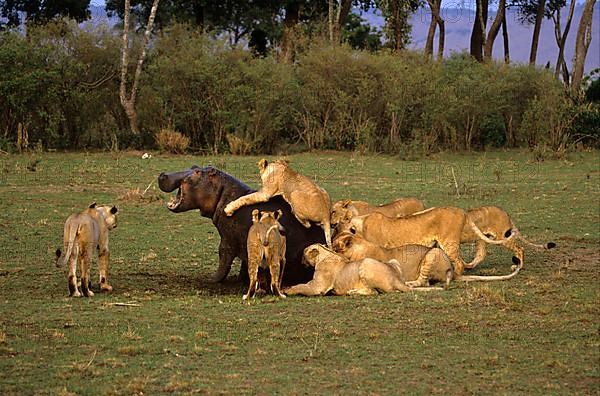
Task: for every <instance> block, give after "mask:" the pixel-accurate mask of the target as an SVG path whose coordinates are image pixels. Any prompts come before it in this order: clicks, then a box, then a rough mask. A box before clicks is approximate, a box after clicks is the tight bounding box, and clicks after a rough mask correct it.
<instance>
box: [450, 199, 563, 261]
mask: <svg viewBox="0 0 600 396" xmlns="http://www.w3.org/2000/svg"><path fill="white" fill-rule="evenodd" d="M467 216H468V217H469V218H470V219H471V220H472V221H473V223H475V225H476V226H477V228H479V229H480V230H481V232H483V233H484V234H485V235H486V236H488V237H490V238H494V239H497V240H503V241H504V243H502V244H501V245H502V246H504V247H505V248H507V249H509V250H511V251H512V252H513V253H514V255H515V256H516V257H518V258H520V259H521V260H523V256H524V251H523V248H521V247H519V246H518V245H517V243H516V242H517V241H516V239H519V240H521V241H522V242H524V243H525V244H527V245H529V246H533V247H536V248H540V249H552V248H554V247H556V244H555V243H554V242H547V243H544V244H535V243H532V242H529V241H528V240H526V239H525V238H524V237H523V236H522V235H521V232H520V231H519V229H518V228H517V227H516V226H515V225H514V223H513V221H512V220H511V218H510V216H509V215H508V213H506V212H505V211H504V210H503V209H502V208H499V207H497V206H482V207H479V208H474V209H469V210H468V211H467ZM511 235H513V236H514V237H513V238H509V237H510V236H511ZM460 241H461V242H462V243H469V242H475V243H476V244H477V250H476V254H475V258H474V259H473V261H471V262H470V263H468V264H466V265H465V268H475V267H476V266H477V265H479V264H480V263H481V262H482V261H483V260H484V259H485V256H486V254H487V249H486V242H485V241H483V240H481V238H479V237H478V236H477V235H476V234H475V232H473V230H472V228H471V227H469V226H465V228H464V229H463V232H462V235H461V237H460Z"/></svg>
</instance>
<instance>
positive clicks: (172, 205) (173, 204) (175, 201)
mask: <svg viewBox="0 0 600 396" xmlns="http://www.w3.org/2000/svg"><path fill="white" fill-rule="evenodd" d="M182 201H183V186H179V188H178V189H177V195H175V196H174V197H171V200H170V201H169V202H167V208H169V210H171V211H174V210H176V209H177V208H179V205H181V202H182Z"/></svg>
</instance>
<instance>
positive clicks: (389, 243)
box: [347, 207, 522, 275]
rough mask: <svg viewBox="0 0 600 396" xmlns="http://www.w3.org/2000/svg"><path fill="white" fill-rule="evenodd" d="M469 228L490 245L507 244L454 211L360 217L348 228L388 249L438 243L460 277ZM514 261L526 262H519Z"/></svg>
mask: <svg viewBox="0 0 600 396" xmlns="http://www.w3.org/2000/svg"><path fill="white" fill-rule="evenodd" d="M465 226H468V227H471V229H472V230H473V232H475V234H476V235H477V236H478V237H479V238H480V239H482V240H484V241H485V242H487V243H490V244H494V245H500V244H503V243H505V241H503V240H499V241H496V240H491V239H489V238H488V237H486V236H485V235H484V234H483V233H482V232H481V230H479V228H477V226H476V225H475V224H474V223H473V221H472V220H471V219H470V218H468V217H467V215H466V212H465V211H464V210H462V209H460V208H454V207H443V208H430V209H427V210H424V211H421V212H417V213H415V214H412V215H409V216H406V217H402V218H398V219H391V218H389V217H387V216H384V215H382V214H381V213H372V214H369V215H364V216H356V217H353V218H352V219H350V221H349V223H348V227H347V228H348V229H349V230H351V231H353V232H354V233H356V234H358V235H361V236H363V237H364V238H365V239H366V240H368V241H371V242H373V243H376V244H378V245H380V246H383V247H385V248H395V247H400V246H403V245H410V244H416V245H425V246H433V245H434V243H436V242H437V244H438V245H439V247H440V248H441V249H443V250H444V252H446V254H447V255H448V257H450V260H452V262H453V264H454V271H455V272H456V274H457V275H462V274H463V271H464V269H465V262H464V260H463V259H462V257H461V256H460V253H459V246H460V240H461V235H462V232H463V229H464V228H465ZM511 237H512V236H511ZM514 261H522V260H521V258H515V260H514Z"/></svg>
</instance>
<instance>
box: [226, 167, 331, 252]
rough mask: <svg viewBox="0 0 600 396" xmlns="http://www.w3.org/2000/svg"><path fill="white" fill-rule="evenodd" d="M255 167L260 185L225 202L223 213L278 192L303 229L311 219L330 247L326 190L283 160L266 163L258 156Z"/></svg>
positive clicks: (329, 206) (328, 201)
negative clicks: (321, 230)
mask: <svg viewBox="0 0 600 396" xmlns="http://www.w3.org/2000/svg"><path fill="white" fill-rule="evenodd" d="M258 169H259V172H260V178H261V181H262V188H261V189H260V190H259V191H257V192H254V193H252V194H248V195H244V196H242V197H240V198H238V199H236V200H235V201H233V202H230V203H229V204H227V206H226V207H225V209H224V211H225V214H227V216H231V215H232V214H233V212H235V211H236V210H238V209H239V208H240V207H242V206H246V205H252V204H256V203H259V202H267V201H268V200H269V199H270V198H271V197H273V196H276V195H281V196H282V197H283V199H285V200H286V201H287V203H289V204H290V206H291V207H292V213H294V216H296V218H297V219H298V221H299V222H300V223H302V224H303V225H304V226H305V227H306V228H309V227H310V226H311V224H310V222H311V221H312V222H314V223H316V224H318V225H319V226H321V228H323V231H324V233H325V240H326V241H327V245H328V246H331V200H330V199H329V195H328V194H327V192H326V191H325V190H324V189H322V188H321V187H319V186H317V185H316V184H315V183H313V182H312V181H311V180H310V179H309V178H307V177H306V176H304V175H301V174H299V173H297V172H296V171H294V170H293V169H292V168H290V167H289V166H288V164H287V162H285V161H282V160H276V161H273V162H271V163H268V162H267V160H265V159H261V160H260V161H259V162H258Z"/></svg>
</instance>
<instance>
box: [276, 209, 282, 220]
mask: <svg viewBox="0 0 600 396" xmlns="http://www.w3.org/2000/svg"><path fill="white" fill-rule="evenodd" d="M274 215H275V220H279V219H280V218H281V216H282V215H283V212H282V211H281V209H277V212H275V213H274Z"/></svg>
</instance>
